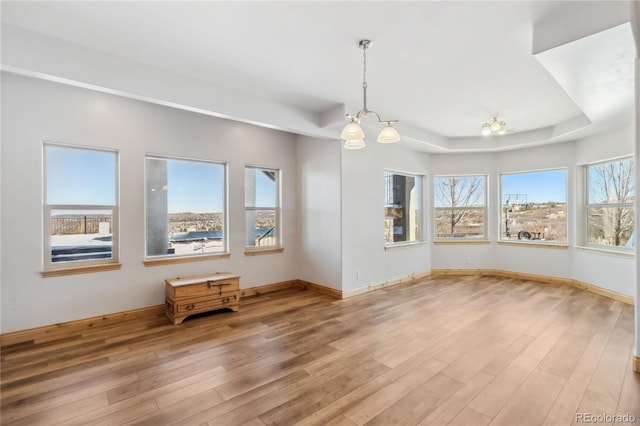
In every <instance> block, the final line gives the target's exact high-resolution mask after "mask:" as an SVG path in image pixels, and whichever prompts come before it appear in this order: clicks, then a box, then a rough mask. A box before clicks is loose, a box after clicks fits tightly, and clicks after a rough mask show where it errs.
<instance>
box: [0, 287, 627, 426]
mask: <svg viewBox="0 0 640 426" xmlns="http://www.w3.org/2000/svg"><path fill="white" fill-rule="evenodd" d="M632 343H633V307H632V306H630V305H626V304H623V303H621V302H618V301H614V300H610V299H607V298H605V297H602V296H599V295H596V294H593V293H589V292H585V291H583V290H580V289H577V288H573V287H569V286H562V285H552V284H541V283H536V282H532V281H525V280H517V279H509V278H498V277H455V276H454V277H447V276H439V277H429V278H424V279H420V280H418V281H416V282H413V283H407V284H402V285H398V286H395V287H391V288H387V289H383V290H379V291H375V292H371V293H367V294H364V295H360V296H356V297H353V298H350V299H345V300H336V299H332V298H330V297H328V296H325V295H322V294H319V293H315V292H313V291H309V290H301V289H290V290H286V291H281V292H277V293H270V294H266V295H261V296H258V297H254V298H246V299H243V300H241V304H240V311H239V312H237V313H230V312H229V313H217V314H212V315H211V314H209V315H203V316H200V317H197V318H193V319H188V320H186V321H185V322H184V323H183V324H181V325H178V326H174V325H171V324H170V323H169V322H168V320H167V319H166V318H164V317H157V318H153V319H147V320H143V319H132V320H131V321H129V322H126V323H122V324H119V325H109V326H104V327H99V328H96V329H89V330H86V331H83V332H81V333H80V332H78V331H75V332H74V331H67V332H65V331H60V332H58V333H54V334H53V335H50V336H48V337H42V338H41V339H37V340H36V341H33V342H25V343H19V344H13V345H7V346H4V347H2V366H1V372H2V380H1V394H0V396H1V408H2V413H1V420H2V424H3V425H6V426H9V425H56V424H60V425H119V424H144V425H169V424H180V425H207V424H208V425H235V424H248V425H265V424H266V425H275V424H278V425H292V424H303V425H354V424H355V425H361V424H370V425H395V424H398V425H416V424H421V425H446V424H451V425H486V424H495V425H534V424H548V425H569V424H572V423H576V413H590V414H593V415H602V414H608V415H625V414H626V415H629V416H635V418H636V423H640V374H635V373H633V372H632V367H631V360H632V357H631V350H632Z"/></svg>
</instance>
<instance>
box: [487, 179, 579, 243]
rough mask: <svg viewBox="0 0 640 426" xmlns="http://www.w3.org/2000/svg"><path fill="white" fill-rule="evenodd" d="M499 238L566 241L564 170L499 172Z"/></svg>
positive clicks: (565, 184) (544, 241) (547, 241)
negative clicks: (500, 199)
mask: <svg viewBox="0 0 640 426" xmlns="http://www.w3.org/2000/svg"><path fill="white" fill-rule="evenodd" d="M500 184H501V189H502V209H501V210H502V220H501V226H500V229H501V232H500V239H501V240H502V241H532V242H542V243H562V244H566V243H567V171H566V169H559V170H545V171H539V172H527V173H511V174H503V175H501V181H500Z"/></svg>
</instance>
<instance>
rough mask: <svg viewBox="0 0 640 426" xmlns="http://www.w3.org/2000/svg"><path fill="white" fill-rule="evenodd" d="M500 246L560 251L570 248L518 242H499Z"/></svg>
mask: <svg viewBox="0 0 640 426" xmlns="http://www.w3.org/2000/svg"><path fill="white" fill-rule="evenodd" d="M498 245H500V246H520V247H536V248H550V249H560V250H568V249H569V246H568V245H567V244H561V243H529V242H525V241H522V242H517V241H498Z"/></svg>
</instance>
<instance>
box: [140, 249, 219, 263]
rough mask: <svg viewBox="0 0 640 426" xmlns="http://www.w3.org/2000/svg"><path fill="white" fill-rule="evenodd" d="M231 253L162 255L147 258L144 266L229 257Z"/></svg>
mask: <svg viewBox="0 0 640 426" xmlns="http://www.w3.org/2000/svg"><path fill="white" fill-rule="evenodd" d="M229 257H231V253H226V252H225V253H218V254H203V255H199V256H181V257H161V258H158V259H147V260H145V261H144V266H160V265H174V264H176V263H190V262H201V261H205V260H217V259H228V258H229Z"/></svg>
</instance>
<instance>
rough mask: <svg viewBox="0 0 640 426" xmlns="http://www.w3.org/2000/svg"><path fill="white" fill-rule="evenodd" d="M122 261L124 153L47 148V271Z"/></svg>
mask: <svg viewBox="0 0 640 426" xmlns="http://www.w3.org/2000/svg"><path fill="white" fill-rule="evenodd" d="M117 262H118V154H117V152H115V151H107V150H98V149H92V148H82V147H72V146H67V145H56V144H45V145H44V269H45V270H54V269H60V268H73V267H83V266H89V265H95V264H104V263H117Z"/></svg>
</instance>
